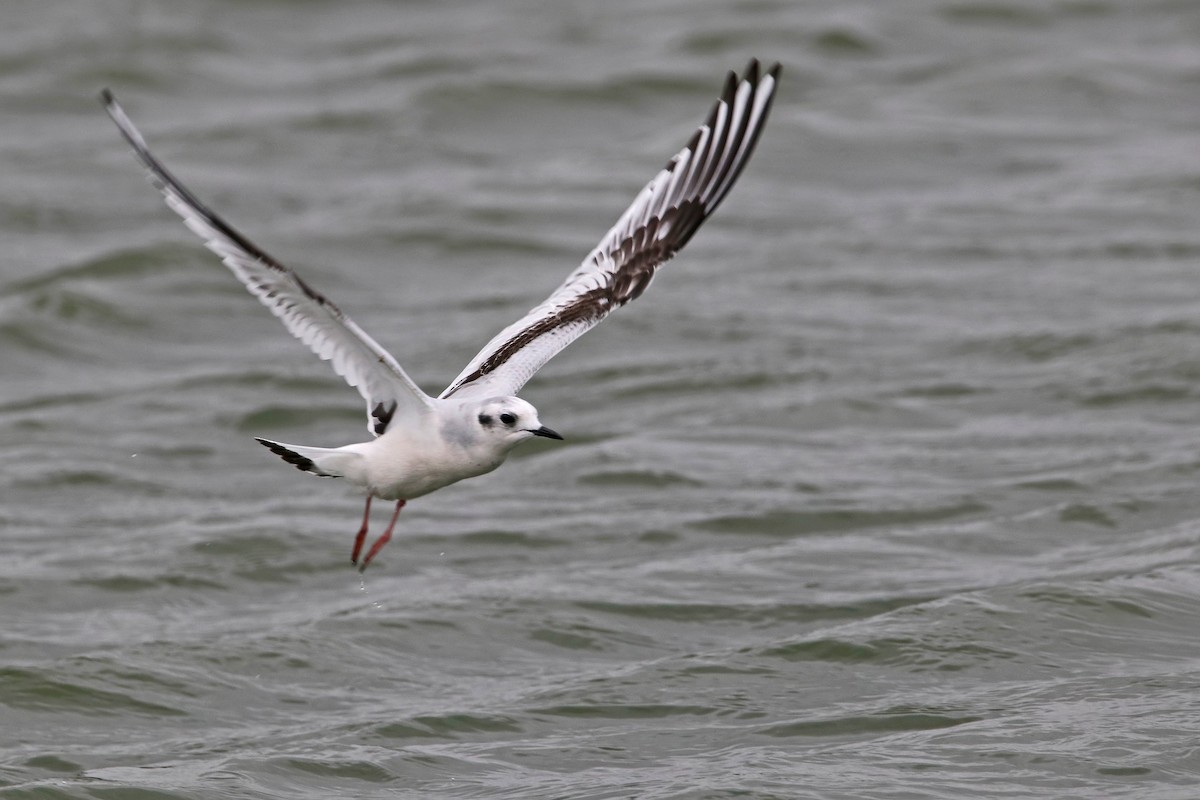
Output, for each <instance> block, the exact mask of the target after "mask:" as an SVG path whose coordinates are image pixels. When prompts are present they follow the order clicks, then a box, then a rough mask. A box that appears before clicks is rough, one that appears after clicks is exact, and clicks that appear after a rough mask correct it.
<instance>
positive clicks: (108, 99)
mask: <svg viewBox="0 0 1200 800" xmlns="http://www.w3.org/2000/svg"><path fill="white" fill-rule="evenodd" d="M100 102H101V103H102V104H103V105H105V106H111V105H112V104H113V103H115V102H117V98H115V97H113V93H112V90H111V89H109V88H108V87H107V86H105V87H104V88H103V89H101V90H100Z"/></svg>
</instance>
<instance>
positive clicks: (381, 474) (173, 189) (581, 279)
mask: <svg viewBox="0 0 1200 800" xmlns="http://www.w3.org/2000/svg"><path fill="white" fill-rule="evenodd" d="M779 71H780V66H779V64H775V65H773V66H772V67H770V68H769V69H767V70H766V71H765V72H760V69H759V63H758V61H757V60H754V59H752V60H751V61H750V63H749V64H748V65H747V67H746V69H745V71H744V73H743V75H742V76H741V77H739V76H738V75H737V74H736V73H733V72H730V73H729V74H728V75H727V77H726V79H725V85H724V88H723V90H722V92H721V95H720V98H719V99H718V100H717V101H716V103H715V104H714V105H713V107H712V110H711V111H710V112H709V114H708V117H707V118H706V119H705V121H704V123H703V124H701V125H700V127H699V128H698V129H697V130H696V132H695V133H694V134H693V135H692V137H691V139H690V140H689V141H688V143H687V145H686V146H685V147H684V148H683V149H682V150H680V151H679V152H678V153H676V154H675V155H674V156H673V157H672V158H671V160H670V161H668V162H667V165H666V166H665V167H664V168H663V169H662V170H660V171H659V172H658V174H657V175H655V176H654V178H653V179H652V180H651V181H650V182H649V183H648V184H646V186H645V188H643V189H642V191H641V192H640V193H639V194H638V195H637V197H636V198H635V199H634V201H633V204H632V205H630V206H629V208H628V209H626V211H625V213H624V214H622V215H621V217H620V218H619V219H618V220H617V222H616V224H615V225H613V227H612V228H611V229H609V231H608V233H606V234H605V235H604V238H602V239H601V240H600V244H599V245H597V246H596V248H595V249H594V250H592V252H591V253H590V254H589V255H588V256H587V257H586V258H585V259H584V260H583V263H582V265H581V266H579V268H577V269H576V270H575V271H574V272H572V273H571V274H570V275H569V276H568V277H567V279H566V281H564V282H563V283H562V285H561V286H559V287H558V288H557V289H555V290H554V292H552V293H551V294H550V296H549V297H547V298H546V299H545V300H544V301H542V303H540V304H539V305H537V306H534V308H533V309H531V310H530V311H529V312H528V313H527V314H526V315H525V316H523V317H522V318H521V319H519V320H517V321H516V322H514V323H513V324H511V325H509V326H508V327H507V328H505V329H504V330H502V331H500V333H498V334H496V336H495V337H494V338H493V339H492V340H491V341H490V342H488V343H487V344H486V345H484V347H483V349H482V350H480V351H479V353H478V354H477V355H476V356H475V358H474V359H472V360H471V363H469V364H468V365H467V366H466V368H465V369H463V371H462V372H461V373H459V375H458V377H457V378H455V379H454V381H453V382H452V383H451V384H450V385H449V386H448V387H447V388H446V390H445V391H444V392H442V393H441V394H440V395H438V396H437V397H432V396H430V395H428V394H426V393H425V392H423V391H422V390H421V389H420V388H419V387H418V386H417V384H416V383H414V382H413V380H412V378H410V377H409V376H408V374H407V373H405V371H404V370H403V369H402V368H401V367H400V364H399V362H397V360H396V359H395V358H394V357H393V356H392V355H391V354H390V353H388V351H387V350H385V349H384V348H383V347H382V346H381V345H380V344H379V343H378V342H376V341H375V339H373V338H371V336H369V335H368V334H367V332H366V331H364V330H363V329H362V328H360V327H359V326H358V325H357V324H356V323H355V322H354V321H353V320H352V319H350V317H349V316H347V315H346V314H344V313H343V312H342V311H341V309H339V308H338V307H337V306H336V305H334V304H333V303H332V302H331V301H330V300H329V299H328V298H327V297H325V295H323V294H322V293H320V292H318V291H317V290H316V289H314V288H313V287H312V286H311V285H310V284H308V283H306V282H305V281H304V280H302V279H301V278H300V276H299V275H297V274H296V273H295V272H293V271H292V270H291V269H289V268H288V267H286V266H284V265H283V264H282V263H281V262H279V261H277V260H276V259H275V258H273V257H272V256H270V255H268V254H267V252H266V251H264V250H263V249H262V248H260V247H258V245H256V244H254V243H253V242H252V241H250V239H248V238H247V237H246V236H244V235H243V234H242V233H240V232H239V231H238V230H237V229H236V228H234V227H233V226H232V225H230V224H229V223H228V222H226V221H225V220H224V219H222V218H221V217H220V216H218V215H217V214H216V213H215V212H214V211H212V210H211V209H210V208H209V207H208V206H206V205H205V204H204V203H202V202H201V201H200V200H198V199H197V198H196V196H195V195H194V194H192V192H191V191H190V190H189V189H188V188H187V187H185V186H184V185H183V183H181V182H180V181H179V180H178V179H177V178H176V177H175V176H174V175H173V174H171V172H170V171H169V170H168V169H167V168H166V167H165V166H163V164H162V162H160V161H159V160H158V158H157V157H155V156H154V155H153V154H152V153H151V152H150V149H149V147H148V146H147V145H146V140H145V138H144V137H143V136H142V134H141V133H140V132H138V129H137V128H136V127H134V124H133V122H132V121H130V119H129V117H128V116H127V115H126V114H125V111H124V110H123V109H122V108H121V106H120V105H118V104H117V101H116V99H115V98H114V97H113V94H112V92H110V91H109V90H108V89H105V90H103V91H102V92H101V101H102V102H103V104H104V108H105V110H106V111H107V112H108V115H109V116H110V117H112V120H113V122H115V123H116V125H117V128H118V129H119V130H120V132H121V134H122V135H123V136H124V137H125V140H126V141H127V142H128V143H129V145H130V146H131V147H132V148H133V152H134V154H135V155H136V157H137V159H138V160H139V161H140V162H141V163H142V166H143V167H145V169H146V170H147V172H148V177H149V179H150V181H151V183H153V184H154V186H155V187H156V188H157V189H158V190H159V191H160V192H161V193H162V196H163V198H164V199H165V200H166V203H167V206H168V207H170V209H171V210H172V211H174V212H175V213H176V214H178V215H179V216H180V217H182V218H183V222H184V224H185V225H187V227H188V228H190V229H191V230H192V231H193V232H195V233H196V234H198V235H199V236H200V238H201V239H202V240H204V245H205V246H206V247H207V248H208V249H209V250H211V251H212V252H214V253H216V255H218V256H219V257H220V258H221V260H222V261H223V262H224V263H225V266H227V267H228V268H229V269H230V270H231V271H232V272H233V274H234V275H235V276H237V278H238V279H239V280H240V281H241V282H242V283H243V284H245V286H246V288H247V289H248V290H249V291H250V293H251V294H252V295H254V296H255V297H257V298H258V299H259V301H261V302H262V304H263V305H265V306H266V307H267V309H269V310H270V311H271V313H272V314H274V315H275V316H277V317H279V319H280V320H281V321H282V322H283V324H284V325H285V326H286V327H287V329H288V331H290V332H291V333H292V335H293V336H295V337H296V338H298V339H300V341H302V342H303V343H304V344H306V345H308V346H309V348H311V349H312V351H313V352H314V353H315V354H316V355H317V356H318V357H320V358H321V359H323V360H326V361H329V362H330V364H331V365H332V367H333V369H334V371H335V372H336V373H337V374H338V375H341V376H342V377H343V378H344V379H345V380H346V382H347V383H348V384H350V385H351V386H352V387H354V388H356V389H358V391H359V394H361V395H362V397H363V399H364V400H366V403H367V429H368V430H369V431H370V432H371V434H373V436H374V438H373V439H371V440H370V441H366V442H358V443H356V444H348V445H345V446H343V447H332V448H329V447H309V446H306V445H296V444H284V443H281V442H275V441H271V440H269V439H260V438H258V437H255V438H256V440H257V441H258V442H259V443H260V444H262V445H263V446H264V447H266V448H267V449H268V450H270V451H271V452H272V453H274V454H275V455H277V456H279V457H280V458H282V459H283V460H284V461H286V462H288V463H289V464H292V465H293V466H295V467H297V468H298V469H300V470H302V471H304V472H308V473H311V474H313V475H319V476H322V477H327V478H344V479H345V480H346V481H347V482H348V483H350V484H352V485H354V486H355V487H357V488H359V489H361V490H363V491H364V492H365V494H366V498H367V499H366V507H365V508H364V509H363V518H362V525H361V526H360V527H359V530H358V533H357V535H356V536H355V538H354V547H353V550H352V551H351V555H350V562H351V563H352V564H355V565H358V568H359V571H360V572H361V571H363V570H365V569H366V567H367V565H368V564H370V563H371V560H372V559H373V558H375V556H376V555H377V554H378V553H379V551H380V550H381V549H383V547H384V545H386V544H387V543H388V542H389V541H390V540H391V538H392V532H393V530H394V529H395V527H396V520H397V518H398V517H399V515H400V510H401V509H402V508H404V506H405V504H406V503H407V502H408V501H409V500H412V499H413V498H417V497H421V496H422V495H426V494H429V493H430V492H433V491H436V490H437V489H441V488H442V487H444V486H449V485H450V484H452V483H456V482H458V481H461V480H463V479H465V478H472V477H475V476H477V475H483V474H484V473H487V472H491V471H492V470H494V469H496V467H498V466H500V464H501V463H502V462H503V461H504V459H505V458H506V457H507V456H508V453H509V452H510V451H511V450H512V449H513V448H514V447H516V446H517V445H518V444H520V443H521V442H524V441H526V440H527V439H530V438H532V437H534V436H542V437H545V438H548V439H562V438H563V437H562V436H560V435H559V434H558V433H556V432H555V431H554V430H552V429H550V428H548V427H546V426H545V425H543V424H542V422H541V420H540V419H539V418H538V412H537V409H535V408H534V407H533V406H532V405H530V404H529V403H527V402H526V401H524V400H522V399H521V398H519V397H517V396H516V394H517V392H519V391H520V390H521V387H523V386H524V385H525V383H526V382H527V381H528V380H529V379H530V378H532V377H533V375H534V374H535V373H536V372H537V371H538V370H539V369H541V367H542V365H544V364H545V363H546V362H547V361H549V360H550V359H551V358H553V357H554V356H555V355H557V354H558V352H559V351H561V350H562V349H563V348H564V347H566V346H567V345H568V344H570V343H571V342H573V341H574V340H575V339H577V338H579V337H580V336H582V335H583V334H584V333H585V332H587V331H588V330H590V329H591V328H592V327H594V326H595V325H596V324H597V323H598V322H600V320H602V319H604V318H605V317H606V316H608V315H609V314H610V313H612V312H613V311H614V310H616V309H618V308H620V307H621V306H623V305H625V304H626V303H628V302H629V301H631V300H634V299H636V298H637V297H639V296H640V295H641V294H642V292H644V291H645V290H646V287H647V286H649V285H650V281H651V279H652V278H653V277H654V274H655V272H656V271H657V270H658V268H659V267H661V266H662V265H663V264H664V263H666V262H667V261H668V260H669V259H670V258H671V257H672V256H674V255H675V253H677V252H678V251H679V250H680V248H682V247H683V246H684V245H685V244H687V242H688V241H689V240H690V239H691V238H692V235H693V234H695V232H696V230H697V229H698V228H699V227H700V226H701V225H702V224H703V223H704V220H706V219H708V217H709V215H710V214H712V213H713V211H714V210H716V208H717V206H719V205H720V204H721V201H722V200H724V199H725V195H726V194H728V193H729V190H730V188H732V186H733V184H734V182H735V181H736V180H737V179H738V176H739V175H740V174H741V172H742V169H743V168H744V167H745V166H746V163H747V161H749V159H750V156H751V154H752V153H753V152H754V147H755V145H756V144H757V142H758V138H759V134H761V133H762V129H763V126H764V125H765V123H766V121H767V115H768V113H769V112H770V109H771V101H772V99H773V97H774V94H775V87H776V84H777V83H778V80H779ZM376 497H378V498H380V499H381V500H387V501H393V502H395V509H394V510H393V512H392V516H391V521H390V522H389V523H388V526H387V529H386V530H385V531H384V532H383V534H382V535H380V536H379V538H378V539H376V541H375V542H374V544H372V546H371V548H370V549H369V550H368V551H367V554H366V556H365V557H363V558H362V559H361V560H360V558H359V556H360V554H361V553H362V547H363V543H364V541H365V540H366V536H367V528H368V524H369V522H370V517H371V500H372V498H376Z"/></svg>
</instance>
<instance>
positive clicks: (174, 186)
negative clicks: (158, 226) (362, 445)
mask: <svg viewBox="0 0 1200 800" xmlns="http://www.w3.org/2000/svg"><path fill="white" fill-rule="evenodd" d="M101 98H102V100H103V102H104V107H105V109H106V110H107V111H108V115H109V116H110V117H112V120H113V122H115V123H116V124H117V128H118V129H120V131H121V134H122V135H123V136H124V137H125V139H126V141H128V142H129V144H130V146H131V147H132V148H133V151H134V153H135V155H136V156H137V158H138V160H139V161H140V162H141V163H142V165H143V166H144V167H145V168H146V170H147V171H148V172H149V177H150V179H151V182H152V183H153V184H154V185H155V186H156V187H157V188H158V190H159V191H160V192H162V195H163V198H164V199H165V200H166V203H167V205H168V206H169V207H170V208H171V210H172V211H174V212H175V213H176V214H178V215H179V216H180V217H182V218H183V222H184V224H185V225H187V227H188V228H190V229H191V230H192V231H193V232H194V233H196V234H197V235H198V236H200V238H201V239H203V240H204V244H205V246H206V247H207V248H208V249H209V250H211V251H213V252H214V253H216V254H217V255H218V256H220V258H221V260H222V261H223V262H224V263H225V266H227V267H229V269H230V270H231V271H232V272H233V274H234V275H236V276H237V277H238V279H239V280H241V282H242V283H243V284H245V286H246V288H247V289H248V290H250V293H251V294H253V295H254V296H255V297H257V298H258V299H259V301H261V302H262V304H263V305H264V306H266V307H267V308H268V309H269V310H270V311H271V313H272V314H274V315H275V316H277V317H279V319H280V320H281V321H282V322H283V324H284V325H285V326H286V327H287V329H288V330H289V331H290V332H291V333H292V335H293V336H295V337H296V338H298V339H299V340H300V341H302V342H304V343H305V344H306V345H308V346H309V348H311V349H312V351H313V352H314V353H316V354H317V356H318V357H320V358H322V359H324V360H326V361H329V362H330V364H331V365H332V366H333V369H334V371H335V372H337V374H338V375H341V376H342V377H343V378H345V380H346V382H347V383H349V384H350V385H351V386H353V387H355V388H356V389H358V391H359V394H361V395H362V396H363V399H364V400H366V401H367V428H368V429H369V430H370V431H371V432H372V433H373V434H375V435H376V436H379V435H380V434H382V433H383V432H384V431H385V430H387V427H388V424H389V423H390V422H391V421H392V419H393V418H394V417H395V415H396V413H397V412H399V413H400V414H401V416H402V417H403V416H409V415H413V416H415V415H420V414H423V413H425V412H427V411H428V410H429V409H430V408H431V407H432V404H433V400H432V398H430V397H429V396H428V395H427V394H425V393H424V392H423V391H421V389H420V388H419V387H418V386H417V385H416V384H415V383H413V381H412V379H411V378H409V377H408V375H406V374H405V372H404V370H403V369H402V368H401V367H400V365H399V364H398V363H397V362H396V359H395V358H393V357H392V355H391V354H390V353H388V352H387V351H386V350H384V349H383V347H381V346H380V345H379V344H378V343H377V342H376V341H375V340H374V339H372V338H371V337H370V336H368V335H367V333H366V332H365V331H364V330H363V329H362V328H360V327H358V325H357V324H355V322H354V320H352V319H350V318H349V317H348V316H346V315H345V314H343V313H342V312H341V310H340V309H339V308H338V307H337V306H335V305H334V304H333V303H332V302H330V301H329V300H328V299H327V298H325V297H324V296H323V295H321V294H320V293H319V292H317V291H316V290H314V289H313V288H312V287H311V286H309V285H308V284H307V283H305V282H304V281H303V280H301V279H300V276H298V275H297V274H296V273H294V272H292V271H291V270H290V269H288V268H287V267H285V266H284V265H283V264H281V263H279V262H278V261H276V260H275V259H274V258H272V257H271V256H270V255H268V254H267V253H266V252H265V251H263V250H262V249H260V248H259V247H258V246H257V245H255V244H254V243H253V242H251V241H250V240H249V239H247V238H246V237H245V236H243V235H242V234H241V233H239V232H238V231H237V230H236V229H235V228H234V227H233V226H231V225H229V224H228V223H227V222H225V220H223V219H222V218H221V217H219V216H218V215H217V214H216V213H214V212H213V211H212V210H210V209H209V208H208V207H207V206H205V205H204V204H203V203H201V202H200V201H199V200H198V199H197V198H196V196H195V195H193V194H192V193H191V191H189V190H188V189H187V187H185V186H184V185H183V184H182V183H180V182H179V180H178V179H176V178H175V176H174V175H172V174H171V173H170V171H168V170H167V168H166V167H164V166H163V165H162V163H161V162H160V161H159V160H158V159H157V158H156V157H155V156H154V155H153V154H152V153H151V152H150V149H149V148H148V147H147V145H146V140H145V139H144V138H143V137H142V135H141V133H140V132H138V130H137V128H136V127H134V125H133V122H131V121H130V119H129V117H128V116H126V114H125V112H124V110H123V109H122V108H121V106H120V105H118V104H117V101H116V99H115V98H114V97H113V96H112V93H111V92H109V91H108V90H107V89H106V90H105V91H104V92H103V93H102V95H101Z"/></svg>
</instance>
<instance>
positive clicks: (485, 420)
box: [479, 414, 492, 426]
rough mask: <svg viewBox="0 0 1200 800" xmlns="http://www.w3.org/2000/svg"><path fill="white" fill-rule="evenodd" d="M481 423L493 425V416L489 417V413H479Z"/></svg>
mask: <svg viewBox="0 0 1200 800" xmlns="http://www.w3.org/2000/svg"><path fill="white" fill-rule="evenodd" d="M479 424H480V425H484V426H487V425H491V424H492V418H491V417H489V416H488V415H487V414H480V415H479Z"/></svg>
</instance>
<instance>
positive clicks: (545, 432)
mask: <svg viewBox="0 0 1200 800" xmlns="http://www.w3.org/2000/svg"><path fill="white" fill-rule="evenodd" d="M530 433H532V434H533V435H534V436H545V437H546V438H547V439H559V440H561V439H562V438H563V437H562V436H560V435H559V434H558V432H557V431H552V430H550V429H549V428H547V427H546V426H545V425H543V426H542V427H540V428H538V429H537V430H536V431H530Z"/></svg>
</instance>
